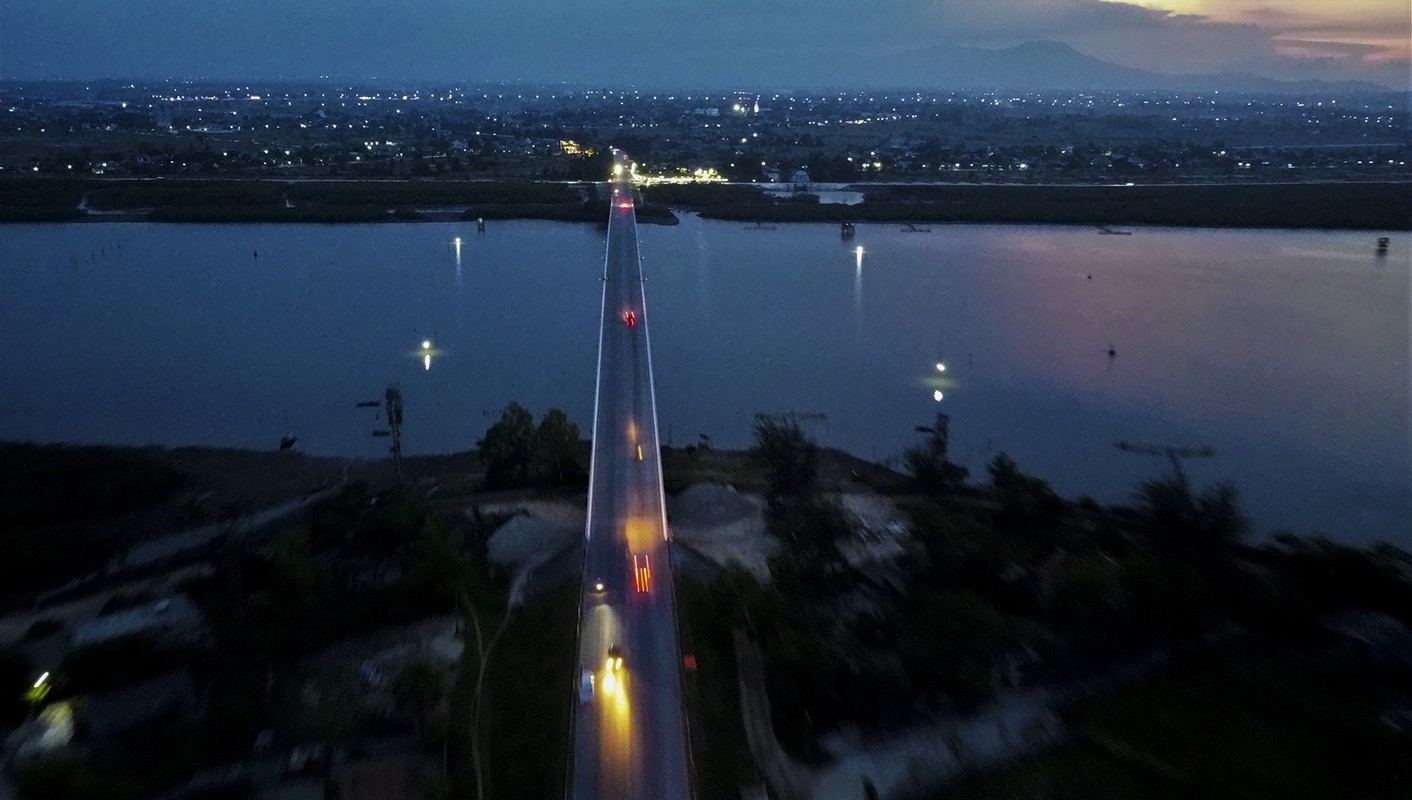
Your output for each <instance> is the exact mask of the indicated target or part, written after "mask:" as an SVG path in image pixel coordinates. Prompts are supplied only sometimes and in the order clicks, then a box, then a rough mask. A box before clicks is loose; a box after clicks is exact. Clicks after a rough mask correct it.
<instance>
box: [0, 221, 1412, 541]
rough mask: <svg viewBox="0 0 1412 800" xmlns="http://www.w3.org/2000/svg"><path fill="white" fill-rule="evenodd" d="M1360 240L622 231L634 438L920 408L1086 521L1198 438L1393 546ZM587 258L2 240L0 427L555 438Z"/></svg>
mask: <svg viewBox="0 0 1412 800" xmlns="http://www.w3.org/2000/svg"><path fill="white" fill-rule="evenodd" d="M457 235H459V236H461V237H462V244H461V246H460V251H459V259H458V257H457V249H456V247H455V245H454V244H453V238H454V237H455V236H457ZM1373 238H1374V237H1373V236H1372V235H1370V234H1366V233H1325V232H1286V231H1184V230H1152V229H1137V230H1135V231H1134V233H1133V235H1131V236H1104V235H1099V234H1097V233H1096V232H1095V231H1093V230H1091V229H1084V228H1055V227H1023V226H946V227H942V226H938V227H934V228H933V229H932V230H931V232H929V233H916V232H903V231H901V230H900V229H899V228H898V227H897V226H882V225H879V226H860V227H859V229H858V235H857V237H856V238H855V239H854V240H852V241H851V242H842V241H840V240H839V238H838V234H837V231H836V229H835V228H834V227H832V226H781V227H779V228H778V229H775V230H747V229H745V227H744V226H741V225H735V224H726V223H712V222H702V221H700V220H697V219H695V218H687V219H686V220H685V221H684V222H683V224H682V225H680V226H678V227H675V228H658V227H650V226H649V227H644V228H643V229H642V249H643V255H644V258H645V259H646V262H645V263H646V269H647V274H648V276H649V277H648V280H649V284H648V298H649V299H648V302H649V309H650V312H651V321H652V335H653V336H652V344H653V355H654V358H655V362H656V372H657V391H658V404H659V410H660V417H661V424H662V426H663V431H662V434H663V436H664V437H666V436H668V435H669V434H670V436H671V438H672V439H673V440H674V441H675V442H676V443H677V444H686V443H691V442H694V441H696V439H697V436H698V434H700V433H706V434H708V435H710V436H711V437H712V440H713V442H714V443H716V445H717V446H743V445H745V444H747V443H748V441H749V432H750V424H751V419H752V416H753V414H754V413H755V412H756V411H760V410H765V411H790V410H792V411H805V412H819V413H822V414H826V415H827V418H826V419H824V420H821V421H814V422H808V423H806V425H807V426H808V427H809V428H810V429H811V431H812V432H813V433H814V435H815V436H817V437H818V438H819V439H820V440H821V441H823V442H825V443H827V444H831V445H836V446H840V447H843V448H846V449H849V450H852V451H854V452H857V453H859V454H861V455H864V456H867V457H870V458H875V459H879V460H883V459H887V458H889V457H893V456H896V455H897V454H898V453H900V451H901V450H902V448H903V447H905V446H906V445H907V444H908V443H909V442H910V441H911V440H912V439H914V438H915V437H916V435H917V434H915V433H914V432H913V426H914V425H918V424H928V423H929V422H930V421H931V417H932V415H933V414H934V413H935V411H936V409H937V408H938V407H940V408H942V409H944V410H946V411H947V412H948V413H950V414H951V415H952V421H953V427H952V430H953V441H954V451H955V453H956V455H957V456H958V457H959V458H960V460H962V461H963V462H964V463H966V464H968V465H969V466H970V467H971V468H972V469H973V471H978V470H981V469H982V466H983V464H984V463H985V461H986V460H988V459H989V458H990V457H992V456H993V455H994V454H995V453H997V452H999V451H1001V450H1004V451H1007V452H1009V453H1010V454H1012V455H1013V456H1015V457H1016V459H1017V460H1018V461H1019V462H1020V464H1021V466H1022V467H1023V468H1025V469H1027V470H1029V471H1032V472H1035V473H1037V474H1039V475H1041V476H1043V477H1045V478H1048V479H1049V480H1051V481H1052V482H1053V483H1054V484H1055V485H1056V487H1057V488H1058V489H1059V490H1060V491H1061V492H1064V493H1066V494H1070V495H1074V494H1078V493H1089V494H1093V495H1094V496H1096V497H1098V498H1099V499H1102V500H1107V501H1118V500H1122V499H1124V498H1126V497H1128V496H1129V495H1130V493H1131V491H1132V489H1133V487H1134V486H1135V485H1136V484H1137V482H1138V481H1139V480H1140V479H1141V478H1143V477H1148V476H1152V475H1156V474H1159V473H1160V472H1162V471H1163V470H1165V469H1167V464H1166V462H1165V460H1164V459H1161V458H1153V457H1143V456H1136V455H1128V454H1124V453H1121V452H1118V451H1117V450H1115V449H1114V448H1113V446H1112V443H1113V441H1114V440H1117V439H1130V440H1139V441H1144V442H1161V443H1169V444H1175V445H1183V446H1187V445H1205V444H1209V445H1212V446H1214V447H1215V448H1216V450H1217V455H1216V458H1214V459H1212V460H1209V461H1196V462H1192V463H1191V465H1190V472H1191V473H1192V475H1193V477H1195V478H1196V479H1198V480H1200V481H1208V480H1213V479H1216V478H1220V477H1230V478H1232V479H1234V480H1235V481H1236V482H1237V484H1238V485H1239V486H1240V488H1241V490H1242V493H1243V497H1244V503H1245V506H1246V507H1247V508H1248V509H1249V510H1250V512H1251V513H1252V515H1253V516H1254V517H1255V520H1256V523H1257V529H1258V530H1260V531H1262V532H1263V531H1269V530H1271V529H1273V528H1290V529H1296V530H1304V531H1307V530H1315V529H1323V530H1326V531H1328V532H1330V533H1332V534H1334V535H1336V536H1338V537H1340V538H1343V539H1347V540H1351V541H1368V540H1371V539H1376V538H1387V539H1391V540H1393V541H1396V542H1398V543H1400V544H1402V545H1404V546H1412V523H1409V520H1412V491H1410V490H1409V488H1410V487H1412V445H1409V410H1408V406H1409V356H1408V334H1409V311H1408V307H1409V278H1408V271H1409V270H1408V253H1409V245H1412V241H1409V237H1407V236H1406V235H1399V236H1396V237H1394V239H1393V242H1392V248H1391V251H1390V253H1389V254H1388V255H1387V256H1386V257H1384V258H1381V259H1379V258H1377V257H1375V256H1374V254H1373ZM858 247H861V248H862V250H861V254H860V253H859V251H857V250H856V249H855V248H858ZM256 252H258V257H256V256H255V253H256ZM602 256H603V240H602V232H601V231H600V230H599V229H596V228H594V227H592V226H585V225H566V224H556V223H541V222H518V223H494V224H492V225H491V226H490V227H489V229H488V230H487V231H486V232H485V233H484V234H476V233H475V232H474V229H473V228H471V227H468V226H464V225H449V224H448V225H436V224H413V225H376V226H342V227H319V226H309V227H296V226H173V225H151V226H149V225H140V224H111V225H110V224H83V225H67V226H61V225H44V226H15V225H9V226H4V227H0V342H3V343H4V345H5V346H4V347H3V349H0V375H4V382H3V387H4V391H3V394H0V437H4V438H26V439H39V440H74V441H94V442H120V443H147V442H157V443H163V444H187V443H190V444H208V445H231V446H242V447H273V446H274V445H275V444H277V442H278V440H279V437H280V436H282V435H284V434H287V433H292V434H296V435H298V437H299V446H300V447H301V448H303V449H305V450H306V451H308V452H312V453H321V454H347V455H367V456H371V455H376V454H378V453H380V452H383V448H384V447H385V440H375V439H372V438H371V437H370V436H369V432H370V431H371V430H372V429H373V428H375V427H380V423H379V421H378V420H377V419H376V417H375V413H376V412H375V410H368V409H358V408H355V407H354V404H355V403H356V402H357V401H359V400H365V399H375V398H378V397H380V396H381V393H382V390H383V388H384V387H385V386H386V385H387V383H388V382H392V381H395V382H398V383H400V384H401V385H402V387H403V390H404V393H405V395H406V408H407V411H406V438H405V441H406V447H407V449H408V451H409V452H414V453H418V452H441V451H450V450H460V449H465V448H468V447H471V446H473V445H474V442H475V440H476V439H477V438H478V437H479V436H480V435H481V434H482V433H483V432H484V430H485V428H486V426H487V425H488V424H490V422H491V421H493V419H494V418H495V417H496V416H498V412H499V409H500V408H501V407H502V406H503V405H504V404H505V403H506V402H508V401H510V400H512V399H515V400H519V401H521V402H522V403H524V404H525V405H527V406H529V407H530V408H531V410H533V411H534V412H535V413H536V414H538V413H541V412H543V410H544V409H546V408H548V407H550V406H560V407H562V408H564V409H565V410H567V411H568V412H569V414H570V415H571V416H572V417H573V418H574V419H575V420H577V421H578V422H579V423H580V425H581V426H582V427H583V428H584V430H585V433H587V429H588V425H589V423H590V418H591V412H592V405H593V380H594V366H595V357H596V348H597V324H598V313H599V312H598V301H599V282H598V278H599V273H600V271H601V268H602V264H601V259H602ZM1090 276H1091V277H1090ZM425 339H431V340H433V341H434V343H435V347H436V348H437V350H438V351H439V354H438V355H437V356H435V357H434V358H433V363H432V367H431V369H430V370H429V371H428V370H425V369H424V368H423V363H422V360H421V358H420V357H419V356H418V355H417V354H416V351H417V349H418V348H419V347H420V344H421V342H422V341H423V340H425ZM1110 344H1111V345H1112V346H1113V347H1114V348H1115V349H1116V351H1117V355H1116V357H1114V358H1111V359H1110V357H1109V356H1108V353H1107V350H1108V347H1109V345H1110ZM939 358H940V359H944V360H945V362H946V364H947V366H948V369H947V371H946V372H945V374H944V381H943V380H939V379H940V378H942V377H943V376H942V375H940V374H939V373H937V372H936V371H935V367H934V364H935V362H936V361H937V360H938V359H939ZM938 390H940V391H942V392H943V395H944V398H943V400H942V401H941V402H940V403H937V402H936V401H934V399H933V397H934V392H936V391H938Z"/></svg>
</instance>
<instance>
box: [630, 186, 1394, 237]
mask: <svg viewBox="0 0 1412 800" xmlns="http://www.w3.org/2000/svg"><path fill="white" fill-rule="evenodd" d="M699 188H700V189H701V190H703V194H705V193H706V191H707V190H718V189H724V188H729V187H713V186H703V187H699ZM861 188H862V189H863V190H864V200H863V202H862V203H859V204H857V205H852V206H849V205H841V204H819V203H807V202H805V203H798V202H789V201H787V200H775V201H770V200H768V199H759V200H732V201H729V202H706V201H704V200H703V199H701V198H694V202H690V203H687V205H689V206H690V207H697V208H700V209H701V215H702V216H703V217H708V218H711V219H723V220H737V221H759V222H843V221H849V222H934V223H943V222H957V223H965V222H1002V223H1049V224H1061V225H1174V226H1191V227H1222V228H1347V229H1360V230H1364V229H1366V230H1407V229H1409V227H1412V222H1410V221H1409V220H1412V184H1407V183H1367V184H1342V183H1322V184H1245V185H1206V186H1161V185H1144V186H928V185H896V186H891V185H890V186H876V187H870V186H867V185H864V186H862V187H861ZM651 191H653V192H655V191H657V190H656V189H653V190H651Z"/></svg>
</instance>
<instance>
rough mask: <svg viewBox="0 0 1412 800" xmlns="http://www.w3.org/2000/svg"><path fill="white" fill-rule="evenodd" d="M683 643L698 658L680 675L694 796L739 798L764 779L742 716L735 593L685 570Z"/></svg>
mask: <svg viewBox="0 0 1412 800" xmlns="http://www.w3.org/2000/svg"><path fill="white" fill-rule="evenodd" d="M674 581H675V584H674V588H675V591H676V601H677V618H678V620H679V621H680V630H679V631H678V633H679V634H680V645H681V651H682V653H683V655H684V656H685V655H690V656H691V657H693V658H694V659H695V665H696V666H695V668H694V669H690V670H687V671H686V672H685V673H684V674H683V677H682V698H683V701H684V702H685V704H686V713H687V718H688V719H689V720H690V721H691V725H690V728H691V742H690V747H691V751H692V762H693V763H694V764H695V765H696V772H695V773H694V775H693V777H694V778H695V780H696V783H695V786H696V796H697V797H698V798H701V800H736V798H739V797H740V787H742V786H749V785H755V784H759V783H760V776H759V774H758V773H757V771H756V769H755V763H754V759H753V758H752V756H751V755H750V748H749V746H748V745H747V743H746V739H745V727H744V725H743V724H742V722H741V718H740V690H739V688H738V686H737V683H736V666H735V643H734V641H733V640H732V636H731V632H732V630H733V627H734V626H733V625H732V620H734V619H735V618H736V617H737V616H738V613H737V612H736V611H735V610H734V609H732V608H731V607H730V604H731V601H732V598H733V595H731V594H723V593H719V592H716V591H714V588H715V587H714V586H712V584H711V583H710V582H705V581H701V580H698V579H694V578H692V577H690V576H688V575H686V574H683V573H682V572H678V573H677V575H676V577H675V578H674Z"/></svg>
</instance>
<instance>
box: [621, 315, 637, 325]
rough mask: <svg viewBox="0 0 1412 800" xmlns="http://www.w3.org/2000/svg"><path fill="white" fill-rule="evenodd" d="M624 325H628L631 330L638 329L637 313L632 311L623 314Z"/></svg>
mask: <svg viewBox="0 0 1412 800" xmlns="http://www.w3.org/2000/svg"><path fill="white" fill-rule="evenodd" d="M623 324H625V325H627V326H628V327H629V328H636V327H637V314H636V313H635V312H632V311H624V312H623Z"/></svg>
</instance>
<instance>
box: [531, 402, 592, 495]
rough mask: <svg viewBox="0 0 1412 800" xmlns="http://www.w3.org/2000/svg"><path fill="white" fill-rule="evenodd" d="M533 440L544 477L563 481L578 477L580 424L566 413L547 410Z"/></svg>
mask: <svg viewBox="0 0 1412 800" xmlns="http://www.w3.org/2000/svg"><path fill="white" fill-rule="evenodd" d="M535 439H536V446H537V447H536V454H537V456H538V461H539V468H540V470H541V471H542V473H543V475H544V476H545V478H547V479H549V480H552V481H554V482H555V483H564V482H566V481H569V480H576V479H577V478H578V477H579V476H580V473H581V471H582V470H581V468H580V467H579V464H578V448H579V426H577V425H575V424H574V423H573V421H572V420H570V419H569V415H568V414H565V413H564V412H563V411H562V410H560V409H557V408H551V409H549V410H548V411H546V412H545V413H544V416H543V417H542V418H541V419H540V420H539V430H537V431H536V432H535Z"/></svg>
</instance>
